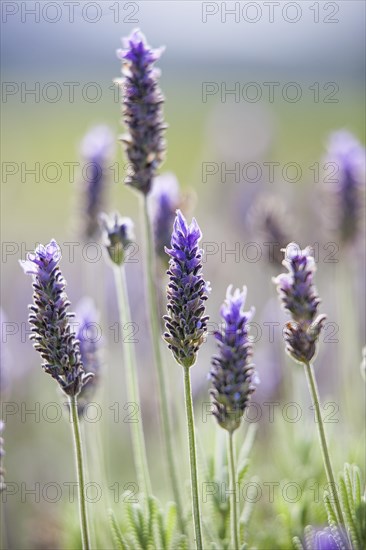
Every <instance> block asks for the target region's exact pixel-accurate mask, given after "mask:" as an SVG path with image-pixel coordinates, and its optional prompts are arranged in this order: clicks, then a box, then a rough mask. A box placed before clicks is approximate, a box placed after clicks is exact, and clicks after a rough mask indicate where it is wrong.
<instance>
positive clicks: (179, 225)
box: [164, 210, 208, 549]
mask: <svg viewBox="0 0 366 550" xmlns="http://www.w3.org/2000/svg"><path fill="white" fill-rule="evenodd" d="M201 238H202V233H201V230H200V228H199V226H198V224H197V222H196V220H195V219H193V221H192V223H191V224H190V225H188V224H187V222H186V220H185V218H184V216H183V215H182V213H181V212H180V210H178V211H177V215H176V218H175V221H174V227H173V232H172V238H171V247H170V248H166V253H167V254H168V255H169V256H170V260H169V270H168V275H169V284H168V287H167V297H168V304H167V315H165V316H164V320H165V327H166V332H165V333H164V340H165V341H166V343H167V344H168V347H169V349H170V350H171V351H172V353H173V355H174V358H175V360H176V361H177V363H179V364H180V365H181V366H182V367H183V372H184V390H185V405H186V414H187V426H188V440H189V455H190V456H189V458H190V467H191V486H192V498H193V518H194V527H195V539H196V546H197V548H198V549H202V534H201V518H200V505H199V497H198V477H197V458H196V442H195V428H194V415H193V404H192V390H191V381H190V368H191V367H192V366H193V365H194V364H195V362H196V359H197V352H198V350H199V348H200V346H201V344H202V342H203V340H204V337H205V335H206V333H207V321H208V316H207V315H205V301H206V300H207V293H206V292H207V289H208V286H207V283H206V282H205V280H204V278H203V275H202V253H203V251H202V249H200V248H199V241H200V240H201Z"/></svg>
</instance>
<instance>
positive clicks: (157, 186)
mask: <svg viewBox="0 0 366 550" xmlns="http://www.w3.org/2000/svg"><path fill="white" fill-rule="evenodd" d="M180 202H181V197H180V192H179V183H178V180H177V178H176V177H175V175H174V174H171V173H166V174H162V175H161V176H157V177H156V178H155V179H154V182H153V186H152V190H151V193H150V194H149V207H150V208H149V210H150V218H151V220H152V226H153V230H154V242H155V252H156V254H157V256H158V257H159V258H161V259H164V260H165V259H166V253H165V247H166V246H169V243H170V237H171V234H172V229H173V223H174V219H175V213H176V210H177V208H178V207H179V206H180Z"/></svg>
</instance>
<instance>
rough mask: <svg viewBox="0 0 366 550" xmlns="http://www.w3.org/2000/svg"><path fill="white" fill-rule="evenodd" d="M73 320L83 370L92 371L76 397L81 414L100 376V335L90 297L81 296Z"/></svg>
mask: <svg viewBox="0 0 366 550" xmlns="http://www.w3.org/2000/svg"><path fill="white" fill-rule="evenodd" d="M75 320H76V322H77V326H78V330H77V333H76V338H77V339H78V341H79V348H80V356H81V361H82V363H83V367H84V371H85V372H86V373H87V374H88V373H92V374H93V377H92V378H91V379H90V380H89V382H88V383H87V384H85V385H84V386H83V387H82V389H81V392H80V394H79V397H78V410H79V414H82V413H83V411H84V409H85V407H86V406H87V404H88V403H90V402H91V400H92V398H93V396H94V394H95V391H96V389H97V387H98V384H99V378H100V366H101V361H100V349H99V348H100V336H99V334H98V330H97V332H95V330H93V327H94V329H95V328H98V320H99V315H98V312H97V310H96V308H95V305H94V302H93V300H92V299H91V298H83V299H82V300H81V301H80V302H79V304H78V305H77V307H76V313H75Z"/></svg>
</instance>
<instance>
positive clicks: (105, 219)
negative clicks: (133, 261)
mask: <svg viewBox="0 0 366 550" xmlns="http://www.w3.org/2000/svg"><path fill="white" fill-rule="evenodd" d="M99 219H100V224H101V227H102V233H103V240H104V245H105V247H106V249H107V251H108V254H109V257H110V259H111V260H112V262H113V263H114V264H116V265H122V264H123V262H124V261H125V259H126V250H127V249H128V247H129V246H130V244H131V243H132V241H133V239H134V234H133V222H132V220H131V219H130V218H122V217H121V216H120V215H119V214H118V212H116V213H115V214H113V215H111V216H107V215H106V214H101V215H100V218H99Z"/></svg>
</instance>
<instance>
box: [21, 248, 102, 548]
mask: <svg viewBox="0 0 366 550" xmlns="http://www.w3.org/2000/svg"><path fill="white" fill-rule="evenodd" d="M59 261H60V249H59V247H58V245H57V243H56V241H55V240H52V241H51V242H50V243H49V244H48V245H47V246H45V247H44V246H42V245H40V246H38V247H37V248H36V250H35V253H34V254H28V257H27V260H26V261H22V262H20V263H21V266H22V268H23V269H24V272H25V273H27V274H29V275H32V277H33V300H34V305H31V306H29V309H30V315H29V323H30V325H31V327H32V329H31V331H32V335H31V339H32V340H33V342H34V347H35V349H36V350H37V351H38V352H39V353H40V354H41V357H42V359H43V364H42V367H43V369H44V370H45V372H47V373H49V374H50V375H51V376H52V377H53V378H55V379H56V380H57V382H58V384H59V386H60V388H61V389H62V391H63V392H64V393H65V394H66V395H67V396H68V398H69V404H70V411H71V421H72V430H73V436H74V447H75V459H76V469H77V476H78V489H79V508H80V523H81V533H82V542H83V549H84V550H88V549H89V548H90V542H89V530H88V518H87V509H86V501H85V479H84V478H85V476H84V461H83V452H82V445H81V436H80V428H79V418H78V405H77V396H78V395H79V393H80V391H81V390H82V388H83V386H84V385H86V384H87V383H88V382H89V381H90V380H91V378H92V377H93V374H92V373H88V374H86V373H85V372H84V368H83V364H82V362H81V357H80V349H79V342H78V340H77V339H76V337H75V334H74V333H73V331H72V329H71V324H70V321H69V319H70V318H71V317H73V314H72V313H69V311H68V309H69V306H70V302H69V301H68V299H67V296H66V292H65V287H66V281H65V279H64V278H63V276H62V274H61V271H60V268H59V265H58V264H59Z"/></svg>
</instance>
